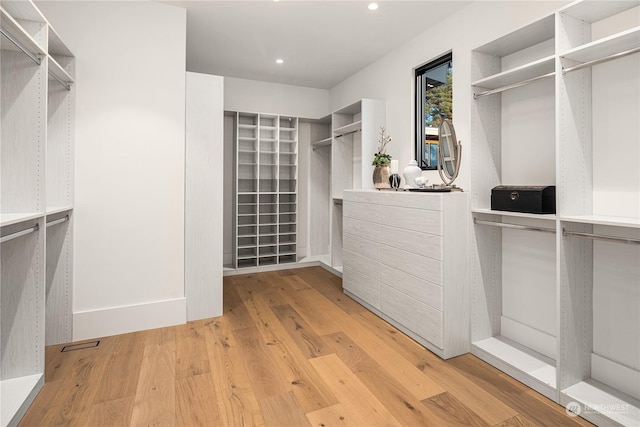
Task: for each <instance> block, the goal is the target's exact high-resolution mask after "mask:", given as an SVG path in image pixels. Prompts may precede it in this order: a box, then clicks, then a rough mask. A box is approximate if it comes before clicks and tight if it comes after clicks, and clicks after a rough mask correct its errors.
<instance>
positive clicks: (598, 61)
mask: <svg viewBox="0 0 640 427" xmlns="http://www.w3.org/2000/svg"><path fill="white" fill-rule="evenodd" d="M637 52H640V47H636V48H633V49H630V50H625V51H624V52H620V53H614V54H613V55H609V56H605V57H604V58H600V59H594V60H593V61H588V62H584V63H582V64H579V65H575V66H573V67H569V68H563V69H562V74H567V73H569V72H571V71H577V70H581V69H583V68H587V67H591V66H593V65H598V64H602V63H603V62H608V61H611V60H613V59H618V58H622V57H623V56H628V55H632V54H634V53H637Z"/></svg>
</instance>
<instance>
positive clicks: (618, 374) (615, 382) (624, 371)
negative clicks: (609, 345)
mask: <svg viewBox="0 0 640 427" xmlns="http://www.w3.org/2000/svg"><path fill="white" fill-rule="evenodd" d="M591 378H593V379H594V380H598V381H600V382H603V383H605V384H607V385H609V386H611V387H613V388H615V389H616V390H620V391H622V392H623V393H625V394H628V395H629V396H631V397H633V398H634V399H638V400H640V372H638V371H636V370H635V369H631V368H629V367H627V366H624V365H621V364H619V363H617V362H614V361H613V360H609V359H606V358H604V357H602V356H599V355H597V354H595V353H591Z"/></svg>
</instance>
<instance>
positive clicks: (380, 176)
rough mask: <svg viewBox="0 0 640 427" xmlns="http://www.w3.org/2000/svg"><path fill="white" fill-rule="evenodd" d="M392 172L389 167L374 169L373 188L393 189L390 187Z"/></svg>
mask: <svg viewBox="0 0 640 427" xmlns="http://www.w3.org/2000/svg"><path fill="white" fill-rule="evenodd" d="M390 170H391V168H390V167H389V165H376V167H375V169H373V186H374V187H375V188H376V189H378V190H380V189H383V188H391V187H390V186H389V175H390Z"/></svg>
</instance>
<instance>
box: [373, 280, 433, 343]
mask: <svg viewBox="0 0 640 427" xmlns="http://www.w3.org/2000/svg"><path fill="white" fill-rule="evenodd" d="M380 310H381V311H382V312H383V313H385V314H386V315H387V316H389V317H390V318H392V319H393V320H395V321H396V322H398V323H400V324H401V325H403V326H404V327H405V328H407V329H409V330H410V331H412V332H414V333H416V334H418V335H420V336H421V337H422V338H424V339H426V340H427V341H429V342H430V343H431V344H433V345H435V346H436V347H438V348H443V343H442V335H443V326H442V325H443V322H442V312H440V311H438V310H436V309H434V308H431V307H429V306H428V305H426V304H422V303H421V302H418V301H416V300H414V299H413V298H410V297H408V296H406V295H403V294H401V293H400V292H398V291H396V290H394V289H392V288H390V287H388V286H386V285H381V286H380Z"/></svg>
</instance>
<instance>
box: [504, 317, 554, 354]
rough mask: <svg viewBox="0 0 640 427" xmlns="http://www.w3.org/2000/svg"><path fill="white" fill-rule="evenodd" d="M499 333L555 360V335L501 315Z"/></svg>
mask: <svg viewBox="0 0 640 427" xmlns="http://www.w3.org/2000/svg"><path fill="white" fill-rule="evenodd" d="M500 320H501V326H500V328H501V335H502V336H503V337H507V338H509V339H510V340H513V341H515V342H517V343H518V344H521V345H524V346H526V347H529V348H530V349H532V350H534V351H537V352H538V353H540V354H544V355H545V356H547V357H549V358H551V359H553V360H556V337H554V336H552V335H549V334H546V333H544V332H542V331H539V330H538V329H535V328H532V327H531V326H528V325H525V324H524V323H520V322H517V321H515V320H513V319H509V318H508V317H505V316H502V317H501V318H500Z"/></svg>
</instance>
